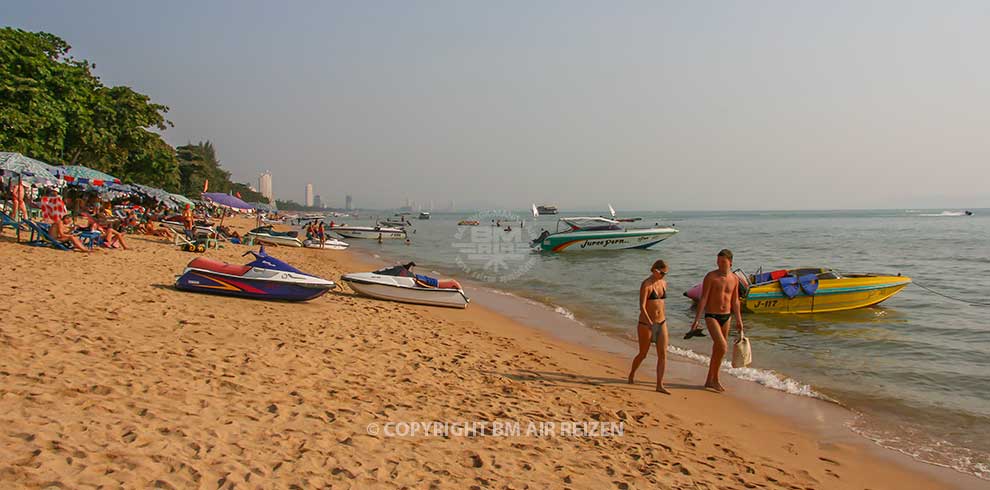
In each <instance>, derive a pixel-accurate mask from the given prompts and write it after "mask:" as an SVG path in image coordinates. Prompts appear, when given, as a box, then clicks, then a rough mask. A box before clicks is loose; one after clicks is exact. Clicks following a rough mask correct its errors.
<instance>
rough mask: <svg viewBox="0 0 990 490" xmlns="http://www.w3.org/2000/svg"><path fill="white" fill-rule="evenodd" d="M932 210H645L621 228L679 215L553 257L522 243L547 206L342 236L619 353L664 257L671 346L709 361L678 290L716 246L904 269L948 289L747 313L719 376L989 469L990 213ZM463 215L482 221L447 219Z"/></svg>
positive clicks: (923, 456) (968, 469) (705, 267)
mask: <svg viewBox="0 0 990 490" xmlns="http://www.w3.org/2000/svg"><path fill="white" fill-rule="evenodd" d="M943 211H946V210H941V209H938V210H879V211H815V212H807V211H802V212H780V211H769V212H638V213H627V214H629V215H630V216H632V215H635V216H640V217H642V218H643V219H642V221H640V222H637V223H633V224H630V226H646V225H654V224H659V225H664V226H669V225H674V226H675V227H676V228H677V229H678V230H679V231H680V232H679V233H678V234H677V235H675V236H674V237H672V238H670V239H668V240H666V241H664V242H662V243H660V244H659V245H657V246H655V247H654V248H653V249H651V250H625V251H605V252H587V253H581V252H576V253H561V254H548V253H534V252H531V251H529V249H528V246H527V242H528V240H529V239H530V238H533V237H535V236H536V235H538V233H539V232H540V230H541V229H548V230H549V231H551V232H552V231H554V229H555V228H556V227H557V218H558V216H545V217H539V218H536V219H534V218H533V217H532V216H531V215H530V214H529V213H527V212H525V211H515V212H512V211H505V210H491V211H482V212H477V213H472V212H465V213H457V214H453V213H451V214H444V213H435V214H433V216H432V219H430V220H416V219H415V216H410V217H409V218H410V222H411V223H412V226H411V227H410V228H409V229H410V234H409V237H410V243H409V244H408V245H407V244H404V243H403V242H402V241H388V240H386V241H385V243H383V244H378V243H377V242H375V241H373V240H350V242H351V243H352V246H354V247H355V248H358V249H364V250H368V251H371V252H373V253H375V254H377V255H380V256H381V257H383V258H384V259H387V260H396V261H398V260H403V261H404V260H414V261H416V263H417V264H418V265H419V267H418V271H419V272H420V273H426V272H429V271H436V272H438V273H442V274H446V275H450V276H453V277H456V278H459V279H468V280H472V279H473V280H475V281H478V282H482V283H484V284H485V285H486V286H487V287H490V288H494V289H497V290H501V291H504V292H508V293H511V294H514V295H517V296H521V297H523V298H526V299H528V300H532V301H537V302H540V303H544V304H546V305H547V306H548V307H549V308H550V309H553V310H556V311H557V312H558V313H560V314H561V315H564V316H568V317H572V318H574V319H575V320H577V321H580V322H581V323H583V324H585V325H586V326H588V327H590V328H592V329H595V330H597V331H599V332H601V333H603V334H605V335H608V336H612V337H616V338H619V339H623V340H624V341H628V342H629V345H630V347H629V349H630V352H633V351H634V350H635V346H634V342H635V339H636V332H635V325H636V320H637V315H638V309H637V308H638V306H637V300H638V297H637V294H638V287H639V284H640V282H641V281H642V280H643V279H645V278H646V277H647V275H648V274H649V270H650V266H651V264H652V263H653V262H654V261H655V260H656V259H664V260H665V261H666V262H667V264H668V266H669V268H670V273H669V274H668V277H667V279H668V284H669V290H668V293H667V321H668V325H669V329H670V332H671V343H672V346H671V351H672V352H673V353H675V354H678V355H681V356H684V357H687V358H691V359H694V360H696V361H698V362H706V361H707V359H708V358H707V355H706V354H707V353H708V352H710V349H711V343H710V341H709V339H707V338H694V339H692V340H681V335H680V333H681V332H684V331H686V330H687V328H688V326H689V325H690V323H691V321H692V320H693V318H694V311H693V310H692V308H691V301H690V300H688V299H687V298H685V297H684V296H682V294H681V293H682V292H683V291H685V290H687V289H688V288H690V287H691V286H693V285H695V284H697V283H698V282H700V280H701V278H702V277H703V276H704V274H705V273H706V272H707V271H709V270H712V269H714V268H715V254H716V253H717V252H718V250H719V249H722V248H729V249H732V251H733V252H734V253H735V261H734V263H733V267H736V268H742V269H743V270H744V271H746V272H747V273H752V272H754V271H756V270H758V269H761V268H762V270H764V271H769V270H776V269H782V268H793V267H803V266H807V267H819V266H821V267H829V268H832V269H835V270H837V271H840V272H876V273H886V274H892V275H896V274H898V273H901V274H903V275H905V276H908V277H911V278H912V279H914V281H915V282H916V283H917V284H919V285H921V286H925V287H927V288H929V289H931V290H933V291H936V292H937V293H940V294H942V295H945V296H949V297H951V298H955V299H950V298H947V297H945V296H939V295H937V294H935V293H932V292H930V291H928V290H925V289H922V288H921V287H920V286H918V285H911V286H908V287H907V288H906V289H905V290H904V291H902V292H901V293H900V294H898V295H896V296H894V297H893V298H891V299H889V300H887V301H886V302H884V303H882V304H881V305H879V306H875V307H869V308H862V309H857V310H851V311H844V312H835V313H816V314H806V315H769V314H763V315H755V314H746V315H745V317H744V321H745V322H746V331H747V335H748V336H749V337H750V339H751V341H752V344H753V357H754V363H753V366H751V368H747V369H740V370H729V371H728V372H729V373H730V374H731V375H733V376H737V377H739V378H742V379H747V380H751V381H754V382H757V383H760V384H763V385H765V386H768V387H771V388H774V389H779V390H782V391H786V392H788V393H792V394H793V395H795V396H808V397H816V398H822V399H825V400H831V401H835V402H837V403H840V404H842V405H844V406H846V407H848V408H849V409H850V410H852V411H853V412H854V413H855V414H856V417H854V421H853V422H852V426H851V427H850V428H851V429H852V430H854V431H855V432H857V433H858V434H860V435H862V436H864V437H866V438H868V439H870V440H872V441H874V442H876V443H878V444H881V445H883V446H885V447H889V448H892V449H895V450H898V451H901V452H904V453H906V454H909V455H911V456H912V457H914V458H916V459H918V460H920V461H925V462H928V463H933V464H938V465H942V466H947V467H951V468H954V469H957V470H959V471H962V472H965V473H969V474H973V475H976V476H979V477H981V478H984V479H990V306H986V305H976V304H977V303H983V304H987V303H990V294H988V291H990V210H974V211H975V214H974V215H973V216H956V215H954V214H955V213H943ZM953 211H954V210H953ZM597 214H598V213H593V214H591V215H592V216H595V215H597ZM567 215H576V214H575V213H568V214H567ZM582 215H585V216H587V215H588V214H582ZM382 217H385V215H382ZM366 218H369V219H370V218H372V217H371V216H368V217H366ZM336 219H337V220H338V222H340V221H341V219H340V218H336ZM369 219H361V220H355V219H353V218H351V219H348V218H345V219H343V220H344V221H347V222H348V224H368V223H369V222H370V221H369ZM464 219H477V220H478V221H481V225H480V226H477V227H470V226H458V225H457V222H458V221H460V220H464ZM509 228H511V230H510V229H509Z"/></svg>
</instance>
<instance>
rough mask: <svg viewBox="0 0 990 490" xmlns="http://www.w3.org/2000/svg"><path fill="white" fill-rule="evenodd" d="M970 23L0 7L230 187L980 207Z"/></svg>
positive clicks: (949, 12)
mask: <svg viewBox="0 0 990 490" xmlns="http://www.w3.org/2000/svg"><path fill="white" fill-rule="evenodd" d="M988 20H990V4H988V3H986V2H978V1H967V0H960V1H956V2H952V3H951V4H949V5H946V4H940V3H935V2H927V3H926V2H917V3H904V2H900V1H884V0H878V1H874V2H858V1H850V0H837V1H834V2H819V3H816V2H788V1H783V0H767V1H764V2H758V3H752V2H704V1H702V2H672V1H663V0H656V1H643V2H641V1H633V0H628V1H623V2H616V3H604V2H580V1H577V2H573V1H566V2H565V1H559V0H547V1H543V2H519V1H511V0H510V1H508V2H494V3H464V2H455V1H445V0H437V1H431V2H416V1H413V2H395V3H389V4H386V5H379V4H373V3H364V2H289V3H286V4H276V3H268V2H252V1H244V2H234V1H232V0H216V1H211V2H205V3H194V2H182V1H177V2H164V3H153V2H131V3H116V2H113V3H112V2H100V1H95V2H74V1H67V0H48V1H19V0H12V1H9V2H6V3H5V4H4V15H3V18H2V22H3V24H4V25H9V26H13V27H17V28H21V29H26V30H31V31H46V32H51V33H53V34H55V35H58V36H60V37H62V38H63V39H65V40H66V41H67V42H68V43H69V44H70V45H71V46H72V51H71V53H72V55H73V56H74V57H75V58H77V59H87V60H89V61H91V62H93V63H95V66H96V67H95V68H94V73H95V74H96V75H98V76H100V77H101V79H102V80H103V82H104V83H105V84H107V85H111V86H112V85H127V86H130V87H133V88H134V89H135V90H137V91H139V92H141V93H144V94H147V95H149V96H150V97H151V98H152V100H153V101H154V102H156V103H160V104H165V105H167V106H169V107H170V111H169V112H168V114H167V117H168V119H169V120H171V121H172V122H173V123H174V127H170V128H169V129H167V130H166V131H164V133H163V134H164V137H165V139H166V141H168V142H169V143H170V144H173V145H177V144H178V145H181V144H184V143H186V142H188V141H203V140H209V141H211V142H213V144H214V146H215V148H216V152H217V156H218V158H219V160H220V161H221V162H222V165H223V166H224V168H225V169H226V170H228V171H230V172H231V174H232V177H233V179H234V180H237V181H239V182H254V180H255V179H256V178H257V176H258V175H259V174H260V173H262V172H264V171H265V170H269V169H270V170H271V171H272V175H271V180H272V181H273V182H274V189H269V191H268V194H272V191H274V194H276V195H275V196H274V197H277V198H281V199H291V200H294V201H297V202H305V200H306V198H305V193H304V188H305V187H304V186H305V184H306V183H312V184H313V186H314V188H315V189H317V190H318V192H319V193H320V194H321V196H323V200H324V202H327V203H334V206H338V205H339V204H340V203H341V202H342V201H343V200H344V199H345V196H346V195H351V196H352V199H353V201H354V202H355V203H359V205H360V207H362V208H380V209H384V208H396V207H399V206H401V205H402V204H403V203H404V199H405V198H406V197H407V196H408V197H409V198H410V199H412V200H415V201H416V202H418V203H423V204H424V206H427V205H428V204H429V201H430V200H432V201H434V204H436V203H445V202H449V201H450V200H455V201H456V203H457V204H458V206H457V207H458V208H459V209H525V208H527V207H528V206H529V205H530V204H531V203H537V204H541V203H546V204H555V205H557V206H559V207H560V208H561V209H563V210H566V209H605V206H606V205H607V204H608V203H612V204H613V205H614V206H615V207H616V208H617V209H630V210H634V209H636V210H650V209H652V210H743V209H796V210H800V209H864V208H895V209H896V208H905V209H910V208H945V209H956V208H981V207H990V190H987V189H986V185H985V182H987V181H988V180H990V166H988V165H987V164H986V162H987V161H990V140H988V138H987V137H986V129H987V127H990V121H988V116H987V114H990V112H988V111H987V110H986V108H987V107H988V106H990V91H988V90H986V87H988V86H990V65H988V64H987V63H981V62H979V60H981V59H983V58H984V57H985V53H984V49H983V47H984V46H987V45H988V44H990V30H987V29H986V25H987V21H988ZM218 26H222V28H219V29H218ZM259 26H263V28H264V35H257V33H258V32H259V31H258V28H259ZM262 187H263V186H262V185H260V182H259V188H262ZM270 187H271V185H270Z"/></svg>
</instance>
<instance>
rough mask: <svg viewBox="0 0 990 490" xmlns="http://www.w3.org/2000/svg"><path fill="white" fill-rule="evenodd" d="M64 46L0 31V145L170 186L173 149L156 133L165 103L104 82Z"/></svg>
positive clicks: (174, 176)
mask: <svg viewBox="0 0 990 490" xmlns="http://www.w3.org/2000/svg"><path fill="white" fill-rule="evenodd" d="M70 49H71V47H70V46H69V44H68V43H67V42H65V41H64V40H62V39H61V38H59V37H58V36H55V35H53V34H49V33H45V32H37V33H34V32H27V31H24V30H21V29H14V28H10V27H7V28H2V29H0V149H3V150H5V151H16V152H20V153H23V154H25V155H29V156H31V157H33V158H37V159H39V160H43V161H46V162H49V163H52V164H64V165H85V166H87V167H90V168H95V169H97V170H101V171H104V172H107V173H110V174H113V175H115V176H117V177H119V178H121V179H122V180H124V181H125V182H140V183H142V184H147V185H152V186H156V187H164V188H166V189H168V190H173V191H174V190H177V189H178V184H179V164H178V162H177V161H176V157H175V151H174V150H173V149H172V147H171V146H170V145H168V144H167V143H166V142H165V141H164V140H163V139H162V137H161V135H160V134H158V133H156V132H155V130H157V131H163V130H165V129H166V128H168V127H169V126H171V122H169V121H168V120H167V119H165V114H166V113H167V112H168V107H166V106H164V105H161V104H155V103H153V102H152V101H151V98H150V97H148V96H147V95H144V94H141V93H138V92H136V91H134V90H132V89H131V88H129V87H124V86H118V87H107V86H105V85H103V83H102V82H101V81H100V79H99V78H98V77H96V76H95V75H93V73H92V71H91V70H92V68H93V67H94V66H95V65H92V64H90V62H89V61H86V60H77V59H75V58H73V57H72V56H70V55H69V50H70Z"/></svg>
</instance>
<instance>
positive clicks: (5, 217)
mask: <svg viewBox="0 0 990 490" xmlns="http://www.w3.org/2000/svg"><path fill="white" fill-rule="evenodd" d="M5 226H9V227H11V228H13V229H15V230H16V229H18V228H20V229H22V230H24V231H27V228H25V227H24V222H23V221H18V220H16V219H14V218H11V217H10V215H9V214H7V213H5V212H3V211H0V231H2V230H3V228H4V227H5Z"/></svg>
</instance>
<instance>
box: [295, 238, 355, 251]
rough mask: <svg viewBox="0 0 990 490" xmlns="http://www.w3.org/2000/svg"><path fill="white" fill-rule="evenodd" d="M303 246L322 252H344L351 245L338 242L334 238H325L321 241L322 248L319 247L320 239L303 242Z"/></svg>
mask: <svg viewBox="0 0 990 490" xmlns="http://www.w3.org/2000/svg"><path fill="white" fill-rule="evenodd" d="M303 246H304V247H306V248H320V249H323V250H344V249H346V248H347V247H350V246H351V245H350V244H349V243H347V242H345V241H343V240H338V239H336V238H331V237H327V238H326V240H323V246H322V247H321V246H320V239H319V238H316V239H310V240H306V241H304V242H303Z"/></svg>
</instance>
